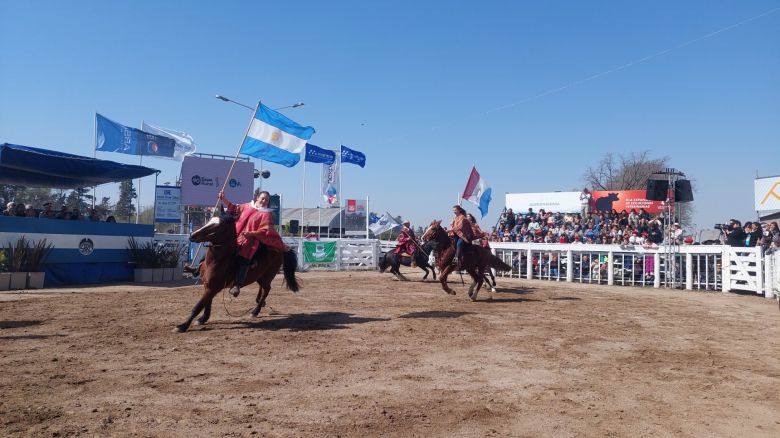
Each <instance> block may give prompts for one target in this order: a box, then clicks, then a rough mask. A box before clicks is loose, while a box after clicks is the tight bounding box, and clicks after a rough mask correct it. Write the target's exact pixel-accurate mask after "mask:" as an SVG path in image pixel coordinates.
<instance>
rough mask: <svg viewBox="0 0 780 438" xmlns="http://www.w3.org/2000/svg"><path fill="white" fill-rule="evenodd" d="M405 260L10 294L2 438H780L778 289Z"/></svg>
mask: <svg viewBox="0 0 780 438" xmlns="http://www.w3.org/2000/svg"><path fill="white" fill-rule="evenodd" d="M405 272H406V273H407V275H408V276H409V277H410V278H411V279H412V280H413V281H410V282H399V281H397V280H395V279H394V278H393V277H391V276H390V275H388V274H379V273H377V272H352V273H345V272H341V273H325V272H310V273H302V274H299V277H300V278H301V279H302V280H303V282H304V283H303V286H304V289H303V290H302V291H301V292H299V293H298V294H292V293H291V292H288V291H286V290H284V289H283V288H282V285H281V281H280V280H277V281H276V282H275V283H274V290H272V291H271V295H270V296H269V299H268V304H269V307H266V308H265V309H263V312H262V314H261V316H260V317H259V318H257V319H253V318H251V317H249V316H243V317H230V316H228V314H227V313H226V310H225V307H223V296H222V295H219V296H217V298H216V299H215V305H214V313H213V315H212V319H211V321H209V323H208V324H206V325H205V326H193V327H192V329H191V330H190V331H189V332H187V333H185V334H175V333H172V332H171V329H172V328H173V326H174V325H175V324H178V323H180V322H182V321H183V320H184V319H185V317H186V316H187V315H188V313H189V311H190V309H191V308H192V306H193V305H194V303H195V301H196V298H197V296H198V295H199V294H200V291H201V287H200V286H193V285H191V282H187V283H186V284H184V283H182V282H179V283H178V284H176V285H167V286H166V287H142V286H135V285H120V286H109V287H93V288H72V289H58V290H45V291H43V292H38V293H22V294H20V293H4V294H0V367H1V368H0V369H2V374H0V393H1V394H2V396H1V398H0V422H1V424H0V436H4V437H7V436H73V435H81V436H164V437H172V436H182V437H185V436H186V437H193V436H247V437H249V436H425V437H428V436H554V437H569V436H573V437H577V436H587V437H602V436H630V437H638V436H690V437H694V436H695V437H701V436H723V437H735V436H745V437H762V436H763V437H778V436H780V311H778V309H777V304H776V303H775V302H774V301H771V300H767V299H764V298H760V297H754V296H738V295H732V294H722V293H703V292H682V291H666V290H653V289H639V288H628V287H613V288H607V287H599V286H590V285H578V284H575V285H572V284H565V283H551V282H542V281H527V280H501V279H499V291H498V292H497V293H494V294H489V293H486V292H484V291H483V293H481V294H480V297H479V301H478V302H475V303H473V302H470V301H469V300H468V299H467V297H466V295H465V290H466V288H465V287H464V286H461V285H460V283H459V280H458V282H457V283H453V287H454V288H455V289H456V290H457V291H458V295H457V296H454V297H453V296H448V295H446V294H444V293H443V292H442V291H441V289H440V288H439V285H438V283H435V284H434V283H425V282H421V281H420V278H421V275H417V274H416V273H413V272H414V271H412V270H409V269H407V270H406V271H405ZM183 284H184V285H183ZM255 292H256V290H255V288H254V287H252V288H250V289H244V291H243V293H242V296H241V297H239V298H238V299H236V300H234V301H230V302H228V303H227V307H228V309H229V311H230V312H231V313H241V312H244V311H246V310H248V309H249V308H250V307H251V306H252V304H253V301H254V294H255Z"/></svg>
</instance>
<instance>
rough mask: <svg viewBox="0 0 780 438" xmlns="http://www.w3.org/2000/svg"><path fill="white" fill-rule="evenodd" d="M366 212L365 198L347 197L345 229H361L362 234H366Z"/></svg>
mask: <svg viewBox="0 0 780 438" xmlns="http://www.w3.org/2000/svg"><path fill="white" fill-rule="evenodd" d="M366 214H367V213H366V200H365V199H347V209H346V211H345V212H344V222H346V223H345V226H344V231H346V232H350V231H360V232H361V234H366V217H367V216H366Z"/></svg>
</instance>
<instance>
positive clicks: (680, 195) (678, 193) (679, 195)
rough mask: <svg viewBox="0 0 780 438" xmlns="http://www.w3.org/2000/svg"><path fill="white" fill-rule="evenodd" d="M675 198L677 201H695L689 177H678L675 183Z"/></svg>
mask: <svg viewBox="0 0 780 438" xmlns="http://www.w3.org/2000/svg"><path fill="white" fill-rule="evenodd" d="M674 200H675V202H691V201H693V190H691V182H690V181H689V180H687V179H678V180H677V182H676V183H675V185H674Z"/></svg>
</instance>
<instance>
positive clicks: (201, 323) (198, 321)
mask: <svg viewBox="0 0 780 438" xmlns="http://www.w3.org/2000/svg"><path fill="white" fill-rule="evenodd" d="M205 323H206V321H201V320H199V319H196V320H195V325H203V324H205Z"/></svg>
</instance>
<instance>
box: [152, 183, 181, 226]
mask: <svg viewBox="0 0 780 438" xmlns="http://www.w3.org/2000/svg"><path fill="white" fill-rule="evenodd" d="M180 205H181V187H170V186H157V187H155V189H154V221H155V222H171V223H177V224H178V223H180V222H181V213H180V211H179V206H180Z"/></svg>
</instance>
